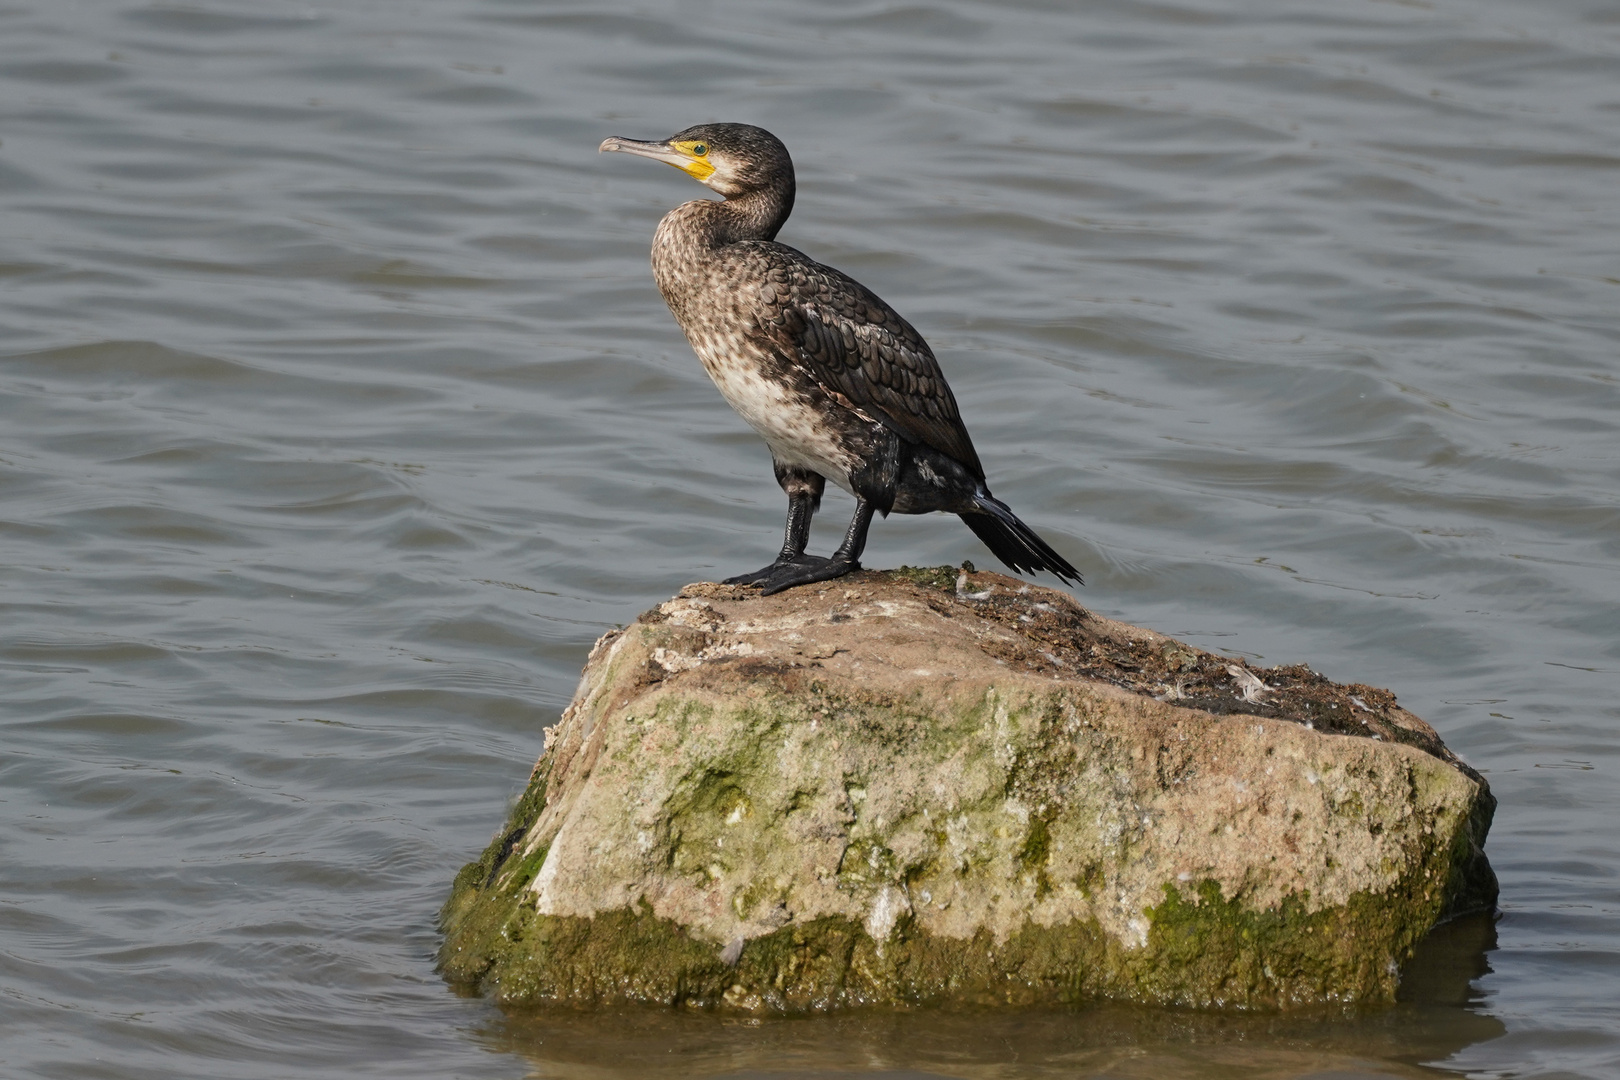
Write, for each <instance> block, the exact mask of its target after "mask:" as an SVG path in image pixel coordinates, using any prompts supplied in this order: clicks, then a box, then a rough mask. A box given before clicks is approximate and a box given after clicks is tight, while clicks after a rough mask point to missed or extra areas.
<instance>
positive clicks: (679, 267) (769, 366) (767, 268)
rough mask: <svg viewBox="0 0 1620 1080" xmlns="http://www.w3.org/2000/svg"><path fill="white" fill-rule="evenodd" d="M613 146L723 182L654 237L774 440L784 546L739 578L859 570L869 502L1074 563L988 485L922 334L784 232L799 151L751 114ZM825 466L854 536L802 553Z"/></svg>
mask: <svg viewBox="0 0 1620 1080" xmlns="http://www.w3.org/2000/svg"><path fill="white" fill-rule="evenodd" d="M601 149H602V150H603V151H610V150H616V151H619V152H621V153H626V154H636V155H639V156H641V157H649V158H652V159H653V160H655V161H662V162H665V163H666V164H669V165H673V166H675V167H676V168H677V169H680V170H681V171H682V172H684V173H686V174H687V175H688V176H690V177H692V178H693V179H694V180H697V181H698V182H699V183H702V184H704V185H706V186H707V187H709V188H712V189H713V190H715V191H718V192H719V193H720V194H721V195H723V196H724V197H725V199H724V201H722V202H716V201H713V200H710V199H697V200H695V201H693V202H689V203H685V204H683V205H681V206H677V207H676V208H675V209H674V210H671V211H670V212H669V214H667V215H666V216H665V217H664V220H663V221H661V222H659V224H658V232H657V233H656V235H655V236H654V237H653V249H652V265H653V276H654V277H655V278H656V279H657V281H658V289H659V291H660V292H662V293H663V294H664V300H665V302H666V303H668V304H669V310H670V311H671V312H673V313H674V315H675V321H676V322H678V323H680V326H681V329H682V330H683V331H685V332H686V338H687V340H688V341H690V342H691V343H692V349H693V350H694V351H695V352H696V353H697V355H698V359H699V360H701V361H702V362H703V367H704V370H706V371H707V372H708V373H709V377H710V378H711V379H713V380H714V384H715V385H716V386H717V387H719V388H720V393H721V394H722V395H723V396H724V397H725V399H726V401H727V402H729V403H730V405H731V407H732V408H733V409H736V410H737V412H738V413H740V414H741V415H742V418H743V419H744V420H746V421H748V423H749V425H750V426H751V427H752V428H753V429H754V430H755V431H757V432H759V434H760V435H761V436H762V437H763V438H764V439H765V442H766V444H767V445H769V446H770V448H771V459H772V461H771V463H772V465H773V466H774V467H775V470H776V482H777V483H779V484H780V485H782V490H783V491H785V492H786V493H787V498H788V512H787V536H786V538H785V540H784V541H783V544H782V552H781V554H779V555H778V556H777V557H776V561H775V562H773V563H771V564H770V565H769V566H766V567H762V568H760V569H759V570H757V571H755V572H754V573H752V574H741V575H739V576H737V577H734V578H728V579H727V582H728V583H729V584H745V585H759V586H761V587H762V588H763V589H764V591H765V592H766V593H774V592H780V591H781V590H783V589H787V588H791V587H793V586H795V585H805V584H808V583H810V582H813V581H828V580H830V579H832V578H836V577H839V576H840V575H843V574H847V573H849V572H850V571H851V570H858V569H860V557H861V551H862V549H863V548H865V546H866V533H867V529H868V528H869V527H870V526H871V524H872V514H873V513H874V512H877V513H881V514H883V515H885V516H887V515H888V514H889V512H890V511H894V512H895V513H900V514H926V513H928V512H930V511H934V510H943V511H948V512H950V513H953V514H959V515H961V517H962V520H963V521H964V522H966V523H967V526H968V528H970V529H972V530H973V531H974V532H975V533H976V534H978V537H979V539H980V540H983V541H984V544H985V546H986V547H988V548H989V549H990V550H991V551H993V552H994V553H995V555H996V557H997V558H998V559H1000V560H1001V561H1002V562H1004V563H1006V564H1007V565H1008V566H1010V567H1012V568H1013V569H1014V570H1017V571H1020V572H1030V571H1036V570H1050V571H1051V572H1052V573H1054V574H1056V575H1057V576H1058V577H1059V578H1061V579H1063V580H1064V581H1071V580H1072V581H1074V582H1077V583H1078V582H1079V581H1080V573H1079V571H1077V570H1075V568H1074V567H1073V566H1071V565H1069V562H1068V560H1066V559H1065V558H1064V557H1063V556H1061V555H1059V554H1058V553H1057V552H1056V551H1053V550H1052V548H1051V547H1050V546H1048V544H1047V543H1046V541H1044V540H1042V539H1041V538H1040V537H1039V536H1037V535H1036V534H1035V531H1034V530H1033V529H1031V528H1030V527H1029V526H1028V525H1025V524H1024V523H1023V522H1022V521H1020V520H1018V516H1017V515H1016V514H1014V513H1013V512H1012V511H1011V510H1010V509H1008V508H1007V506H1006V505H1005V504H1004V503H1002V502H1001V501H1000V500H998V499H996V498H995V497H994V496H992V495H991V494H990V489H989V488H988V487H986V486H985V482H984V467H983V466H982V465H980V464H979V455H978V454H977V453H975V452H974V449H973V440H972V439H970V438H968V433H967V428H965V427H964V426H963V425H962V419H961V417H960V416H959V415H958V413H957V408H956V399H955V398H954V397H953V396H952V395H951V389H950V387H949V386H947V385H945V376H944V375H942V374H941V373H940V370H939V363H938V361H936V360H935V359H934V354H933V353H932V352H931V351H930V350H929V348H928V343H927V342H925V341H923V339H922V336H921V335H920V334H918V333H917V331H916V330H914V329H912V326H911V324H910V323H908V322H906V320H905V319H903V318H901V317H900V315H899V314H898V313H897V312H896V311H895V310H894V309H893V308H891V307H890V306H889V305H888V304H885V303H884V302H883V301H882V300H880V299H878V298H877V296H875V295H874V294H873V293H872V292H871V290H869V289H867V288H866V287H865V286H864V285H862V284H860V283H859V282H858V281H855V280H854V279H853V278H850V277H848V276H846V275H844V274H842V273H839V272H838V271H837V270H834V269H833V268H832V267H830V266H823V265H821V264H820V263H818V262H816V261H815V260H814V259H811V258H810V257H809V256H807V255H805V254H804V253H803V252H800V251H796V250H794V249H793V248H790V247H788V246H787V245H785V244H778V243H776V242H775V238H776V233H777V231H778V230H779V229H781V227H782V224H783V222H785V221H787V218H788V214H789V213H791V212H792V210H793V195H794V183H793V161H792V159H791V158H789V157H788V152H787V147H785V146H783V145H782V142H781V140H779V139H778V138H777V137H776V136H774V135H772V134H771V133H770V132H768V131H766V130H764V129H763V128H757V127H753V126H751V125H749V124H701V125H699V126H697V127H690V128H687V129H686V130H685V131H682V132H679V133H677V134H675V135H671V136H670V137H669V138H667V139H665V140H663V141H662V142H642V141H639V140H636V139H621V138H617V137H615V138H610V139H607V140H605V141H604V142H603V143H602V146H601ZM828 480H831V481H832V482H833V483H835V484H837V485H838V486H839V487H841V488H843V489H844V490H845V491H847V492H849V493H850V494H851V495H853V496H855V517H854V518H853V520H851V521H850V523H849V531H848V532H847V533H846V534H845V536H844V542H843V543H842V544H840V545H839V547H838V550H837V551H835V552H833V555H832V558H830V559H823V558H820V557H818V556H815V555H806V554H805V551H804V549H805V546H806V545H807V544H808V542H809V539H810V518H811V515H813V514H814V513H815V512H816V510H817V508H818V507H819V506H820V505H821V493H822V491H823V490H824V489H825V487H826V482H827V481H828Z"/></svg>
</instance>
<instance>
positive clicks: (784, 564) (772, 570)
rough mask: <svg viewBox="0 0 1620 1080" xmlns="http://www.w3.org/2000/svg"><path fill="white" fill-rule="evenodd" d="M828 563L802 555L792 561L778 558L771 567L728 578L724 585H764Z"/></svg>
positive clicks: (817, 557) (812, 556)
mask: <svg viewBox="0 0 1620 1080" xmlns="http://www.w3.org/2000/svg"><path fill="white" fill-rule="evenodd" d="M826 561H827V560H826V559H823V558H821V557H819V556H816V555H800V556H798V557H796V558H792V559H784V558H778V559H777V560H776V561H775V562H773V563H771V565H769V566H762V567H760V568H759V569H758V570H755V571H754V572H753V573H752V574H738V575H737V576H736V577H728V578H726V580H725V581H724V582H722V584H724V585H763V584H764V583H765V582H767V581H769V580H770V579H771V578H772V577H774V576H776V575H777V574H787V573H791V572H793V570H795V569H808V568H810V567H812V566H819V565H820V564H822V563H824V562H826Z"/></svg>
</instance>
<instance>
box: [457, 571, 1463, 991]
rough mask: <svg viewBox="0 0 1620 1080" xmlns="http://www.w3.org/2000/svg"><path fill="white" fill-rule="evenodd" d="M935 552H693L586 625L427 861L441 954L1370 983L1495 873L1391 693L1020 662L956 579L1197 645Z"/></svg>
mask: <svg viewBox="0 0 1620 1080" xmlns="http://www.w3.org/2000/svg"><path fill="white" fill-rule="evenodd" d="M959 573H960V572H959V571H958V570H956V569H955V568H941V569H939V570H936V571H928V572H919V571H911V570H905V571H902V572H897V573H895V574H893V575H891V576H883V575H872V574H867V575H862V576H861V577H859V578H857V579H853V580H851V579H845V580H842V581H839V582H833V583H829V585H828V586H825V587H821V588H807V589H797V590H792V591H791V592H790V593H786V594H782V595H781V596H779V597H770V598H759V597H757V596H756V595H754V594H752V593H751V592H750V591H746V590H739V589H727V588H725V587H722V586H697V587H692V588H690V589H688V590H687V591H686V592H684V593H683V595H682V596H681V597H678V598H677V599H676V600H673V601H670V602H669V603H666V604H664V605H662V606H661V607H660V608H659V609H657V610H656V611H655V612H650V613H648V615H647V616H644V617H643V618H642V619H641V620H640V621H638V622H637V623H636V624H635V625H633V626H631V627H629V628H627V629H626V630H625V631H623V632H615V633H614V634H610V635H608V636H607V637H605V638H604V639H603V640H602V641H601V642H599V643H598V645H597V647H596V648H595V649H594V650H593V651H592V655H591V659H590V662H589V664H588V665H587V669H586V676H585V679H584V680H583V682H582V683H581V688H580V691H579V694H578V696H577V697H576V699H575V701H574V703H573V704H572V705H570V707H569V709H568V711H567V712H566V713H565V714H564V718H563V720H562V721H561V723H559V725H558V726H557V727H556V728H554V729H553V730H552V731H551V732H550V733H548V738H547V749H546V752H545V754H544V755H543V756H542V758H541V760H540V762H539V764H538V765H537V766H536V769H535V772H534V775H533V778H532V780H531V782H530V785H529V788H528V790H527V791H526V792H525V793H524V795H523V797H522V798H521V799H520V800H519V801H518V803H517V805H516V806H515V807H514V809H513V812H512V815H511V818H510V820H509V822H508V823H507V826H506V827H505V828H504V829H503V830H502V831H501V833H500V834H499V835H498V836H497V837H496V839H495V840H494V841H493V842H492V843H491V844H490V846H489V848H488V849H486V850H485V851H484V853H483V854H482V856H481V857H480V858H479V859H478V860H477V861H475V862H472V863H469V864H468V865H467V866H466V867H465V868H463V870H462V871H461V873H460V874H458V875H457V878H456V881H455V885H454V887H453V889H452V894H451V897H450V899H449V900H448V901H447V903H446V904H445V906H444V909H443V911H442V913H441V923H442V926H443V929H444V932H445V941H444V947H443V950H442V952H441V966H442V969H443V971H444V973H445V975H446V976H447V977H448V978H450V979H451V980H453V981H455V982H457V983H461V984H465V985H469V986H474V987H478V988H481V989H482V990H484V991H486V992H488V993H491V994H492V995H494V996H495V997H496V998H497V999H499V1000H501V1001H503V1002H508V1003H529V1004H535V1003H563V1004H568V1005H573V1006H594V1005H608V1004H614V1003H622V1002H630V1001H643V1002H662V1003H667V1004H678V1003H680V1004H691V1005H703V1006H716V1007H726V1008H734V1009H743V1010H749V1011H803V1010H818V1009H828V1008H841V1007H849V1006H858V1005H911V1004H943V1003H966V1002H978V1003H1004V1004H1025V1003H1031V1004H1033V1003H1055V1002H1072V1001H1078V1000H1086V999H1093V998H1100V997H1106V998H1119V999H1130V1000H1137V1001H1144V1002H1155V1003H1167V1004H1182V1005H1195V1006H1229V1007H1242V1008H1278V1007H1290V1006H1295V1005H1304V1004H1311V1003H1319V1002H1324V1001H1368V1000H1371V1001H1386V1000H1391V999H1392V998H1393V996H1394V993H1395V987H1396V981H1397V974H1396V973H1397V971H1398V969H1399V964H1400V963H1402V962H1403V961H1404V960H1405V959H1406V958H1407V957H1409V956H1410V955H1411V953H1412V950H1413V948H1414V947H1415V945H1416V943H1417V941H1418V940H1419V939H1420V938H1421V937H1422V936H1423V935H1424V934H1425V933H1426V932H1427V931H1428V929H1429V928H1430V927H1431V926H1433V925H1434V924H1435V922H1436V921H1438V920H1439V919H1441V918H1443V917H1447V916H1449V915H1452V914H1456V913H1458V912H1461V911H1464V910H1471V909H1478V908H1480V907H1488V906H1489V905H1490V904H1491V903H1492V902H1493V901H1494V896H1495V892H1494V889H1495V881H1494V877H1493V876H1491V874H1490V870H1489V865H1488V863H1486V862H1485V861H1484V858H1483V855H1482V853H1481V846H1482V845H1483V842H1484V838H1485V832H1486V830H1487V829H1488V828H1489V823H1490V811H1491V808H1492V805H1493V804H1492V803H1491V800H1490V797H1489V793H1488V790H1487V789H1486V788H1485V786H1484V784H1483V781H1482V780H1480V779H1478V778H1477V776H1476V775H1474V774H1471V773H1470V772H1469V771H1467V770H1466V769H1465V768H1463V767H1459V766H1458V765H1457V764H1455V759H1453V758H1451V757H1450V755H1449V752H1448V751H1444V748H1443V747H1439V750H1438V752H1437V751H1436V750H1435V747H1436V746H1438V739H1437V738H1435V739H1432V740H1430V742H1431V743H1432V744H1433V745H1421V746H1420V745H1404V744H1403V743H1405V742H1407V741H1412V742H1415V743H1423V741H1424V738H1427V736H1424V732H1428V736H1432V732H1431V731H1428V729H1427V726H1426V725H1422V722H1421V721H1418V720H1417V719H1416V718H1415V717H1410V715H1409V714H1404V713H1402V714H1400V715H1399V716H1393V714H1392V717H1393V718H1392V719H1390V720H1388V723H1392V724H1396V725H1397V726H1399V727H1401V728H1402V730H1409V731H1415V732H1417V733H1418V736H1420V737H1419V738H1415V739H1414V740H1402V742H1401V743H1397V742H1395V741H1393V740H1385V739H1382V738H1375V737H1373V736H1374V735H1376V734H1377V732H1376V731H1370V732H1369V733H1368V734H1366V735H1364V736H1363V737H1347V736H1344V735H1332V734H1323V733H1321V732H1319V731H1315V730H1311V729H1310V728H1308V727H1306V726H1305V725H1304V724H1302V723H1292V722H1282V721H1278V720H1277V719H1275V718H1274V717H1257V716H1255V715H1247V716H1234V715H1226V716H1220V715H1212V714H1210V713H1207V712H1201V711H1196V710H1192V709H1188V708H1184V707H1180V706H1178V705H1176V704H1173V703H1171V702H1164V701H1159V700H1157V699H1156V698H1155V697H1152V696H1148V695H1146V694H1141V693H1132V692H1130V691H1128V690H1125V689H1122V688H1120V687H1117V686H1114V685H1111V684H1109V683H1104V682H1100V681H1098V680H1095V679H1092V678H1088V677H1086V676H1085V675H1084V674H1082V673H1074V674H1071V675H1070V676H1068V677H1064V676H1058V677H1053V676H1052V675H1051V674H1049V673H1044V672H1043V673H1040V674H1030V673H1028V672H1025V671H1019V670H1016V669H1015V667H1014V666H1013V665H1011V664H1009V663H1008V662H1007V660H1006V657H1007V655H1009V654H1010V653H1011V652H1012V651H1013V650H1014V649H1015V648H1016V647H1020V645H1019V641H1020V639H1019V638H1018V636H1017V634H1016V632H1014V631H1011V630H1010V629H1009V628H1008V624H1009V622H1016V620H1009V619H1007V618H1005V617H1004V616H1005V611H1003V612H1002V613H1001V615H998V616H997V617H996V618H994V619H986V618H983V617H981V614H980V613H979V612H977V611H976V610H975V605H982V603H983V602H984V601H985V599H986V598H987V597H990V596H993V595H994V594H995V593H996V591H997V590H998V589H999V590H1002V591H1003V592H1007V593H1012V594H1013V595H1016V596H1018V597H1021V598H1022V600H1021V601H1020V602H1022V603H1024V604H1026V606H1028V607H1030V609H1031V611H1032V612H1034V613H1035V614H1036V615H1042V616H1045V615H1051V614H1052V612H1053V611H1055V610H1056V609H1057V608H1058V606H1060V605H1067V608H1066V609H1065V611H1063V612H1059V613H1058V614H1059V615H1061V619H1060V620H1059V621H1062V620H1069V621H1072V622H1075V623H1077V624H1078V625H1082V626H1083V628H1084V630H1085V632H1086V633H1087V634H1090V635H1091V636H1092V637H1093V638H1095V639H1096V640H1097V641H1098V642H1101V643H1102V645H1101V648H1102V649H1103V650H1104V651H1111V654H1124V653H1125V652H1128V651H1130V650H1133V649H1134V650H1137V651H1142V650H1143V649H1148V650H1149V651H1152V652H1153V653H1154V654H1155V655H1168V656H1170V657H1171V659H1170V661H1169V662H1170V663H1173V664H1174V665H1176V666H1177V667H1178V669H1179V668H1181V667H1186V666H1190V665H1196V664H1203V665H1204V666H1206V667H1207V666H1208V662H1207V660H1204V659H1202V657H1204V656H1206V655H1207V654H1200V653H1197V652H1196V651H1195V650H1193V649H1191V647H1189V646H1184V645H1182V644H1181V643H1178V642H1169V641H1168V639H1162V638H1156V636H1153V635H1149V632H1147V631H1138V630H1136V629H1135V628H1131V627H1124V626H1123V625H1122V624H1117V623H1108V622H1107V621H1106V620H1097V619H1095V618H1094V617H1092V616H1089V615H1088V614H1087V613H1085V612H1083V611H1082V610H1081V609H1079V608H1077V607H1075V606H1074V604H1073V602H1072V600H1070V599H1069V598H1068V597H1067V596H1066V595H1065V594H1062V593H1056V592H1052V591H1050V590H1043V589H1035V588H1032V587H1029V586H1024V585H1023V584H1022V583H1019V582H1012V581H1011V580H1010V579H1006V578H1001V577H999V576H998V575H989V574H976V575H971V576H970V578H969V581H970V583H971V586H972V589H971V591H969V590H967V589H964V588H963V587H962V586H961V585H960V584H959V583H958V574H959ZM947 579H948V580H947ZM1014 589H1016V590H1017V591H1016V593H1014V592H1013V590H1014ZM959 593H961V594H965V595H964V596H957V594H959ZM1043 609H1048V610H1043ZM1053 617H1054V618H1057V616H1053ZM1032 621H1034V620H1033V619H1032ZM1133 635H1135V636H1133ZM1144 635H1146V636H1151V637H1154V638H1156V640H1151V641H1146V642H1145V644H1144V642H1143V636H1144ZM1023 640H1024V641H1025V642H1026V643H1027V640H1028V639H1023ZM1189 656H1190V657H1192V661H1191V662H1189V660H1188V657H1189ZM1262 674H1264V673H1262ZM1356 697H1357V699H1358V700H1364V699H1363V698H1362V696H1361V695H1356ZM1391 700H1392V699H1391Z"/></svg>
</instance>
